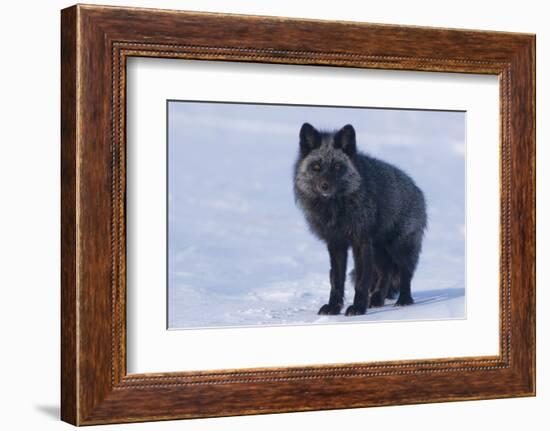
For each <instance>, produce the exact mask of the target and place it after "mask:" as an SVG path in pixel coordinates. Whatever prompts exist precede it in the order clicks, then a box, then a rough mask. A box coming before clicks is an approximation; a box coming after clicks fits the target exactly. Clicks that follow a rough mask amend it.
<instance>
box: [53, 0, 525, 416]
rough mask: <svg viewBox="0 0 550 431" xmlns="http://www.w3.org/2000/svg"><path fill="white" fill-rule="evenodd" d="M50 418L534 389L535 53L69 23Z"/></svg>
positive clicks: (185, 17)
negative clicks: (57, 386)
mask: <svg viewBox="0 0 550 431" xmlns="http://www.w3.org/2000/svg"><path fill="white" fill-rule="evenodd" d="M61 18H62V19H61V21H62V22H61V24H62V25H61V49H62V64H61V72H62V77H61V78H62V81H61V82H62V94H61V120H62V137H61V138H62V151H61V163H62V173H61V174H62V175H61V192H62V196H61V205H62V238H61V242H62V250H61V252H62V286H61V292H62V325H61V335H62V337H61V339H62V345H61V352H62V363H61V367H62V373H61V374H62V381H61V416H62V419H63V420H64V421H67V422H69V423H72V424H74V425H92V424H106V423H120V422H139V421H153V420H167V419H180V418H198V417H213V416H229V415H242V414H258V413H274V412H289V411H307V410H322V409H341V408H354V407H369V406H383V405H397V404H414V403H431V402H442V401H456V400H475V399H490V398H503V397H518V396H533V395H534V394H535V107H534V106H535V105H534V101H535V76H534V74H535V36H534V35H530V34H517V33H504V32H487V31H473V30H452V29H440V28H424V27H403V26H391V25H379V24H366V23H354V22H332V21H317V20H299V19H289V18H279V17H256V16H243V15H222V14H213V13H198V12H180V11H169V10H153V9H135V8H120V7H105V6H93V5H77V6H73V7H70V8H68V9H64V10H63V11H62V13H61Z"/></svg>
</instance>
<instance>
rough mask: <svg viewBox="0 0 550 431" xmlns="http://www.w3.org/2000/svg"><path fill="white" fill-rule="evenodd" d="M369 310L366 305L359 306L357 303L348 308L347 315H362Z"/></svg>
mask: <svg viewBox="0 0 550 431" xmlns="http://www.w3.org/2000/svg"><path fill="white" fill-rule="evenodd" d="M366 312H367V308H366V307H359V306H357V305H350V306H349V307H348V309H347V310H346V316H360V315H362V314H365V313H366Z"/></svg>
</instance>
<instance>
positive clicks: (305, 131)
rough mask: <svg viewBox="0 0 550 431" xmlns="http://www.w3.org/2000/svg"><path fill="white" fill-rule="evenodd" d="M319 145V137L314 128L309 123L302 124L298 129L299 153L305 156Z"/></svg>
mask: <svg viewBox="0 0 550 431" xmlns="http://www.w3.org/2000/svg"><path fill="white" fill-rule="evenodd" d="M320 144H321V135H320V133H319V132H318V131H317V129H316V128H315V127H313V126H312V125H311V124H309V123H304V124H302V128H301V129H300V151H301V152H302V155H304V156H305V155H307V154H308V153H309V152H310V151H311V150H313V149H314V148H317V147H319V145H320Z"/></svg>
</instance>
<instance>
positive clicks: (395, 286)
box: [348, 268, 400, 299]
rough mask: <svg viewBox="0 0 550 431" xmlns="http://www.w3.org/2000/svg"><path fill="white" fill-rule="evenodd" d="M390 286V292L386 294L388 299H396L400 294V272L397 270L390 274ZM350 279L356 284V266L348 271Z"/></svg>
mask: <svg viewBox="0 0 550 431" xmlns="http://www.w3.org/2000/svg"><path fill="white" fill-rule="evenodd" d="M390 277H391V280H390V287H389V289H388V294H387V295H386V298H387V299H395V298H396V297H397V295H398V294H399V282H400V278H399V274H398V273H397V272H392V273H391V274H390ZM348 279H349V281H350V282H352V283H354V284H355V268H354V269H352V270H351V271H350V272H349V273H348Z"/></svg>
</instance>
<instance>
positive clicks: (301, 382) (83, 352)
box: [61, 5, 535, 425]
mask: <svg viewBox="0 0 550 431" xmlns="http://www.w3.org/2000/svg"><path fill="white" fill-rule="evenodd" d="M61 18H62V19H61V50H62V56H61V58H62V60H61V83H62V92H61V125H62V127H61V130H62V133H61V140H62V142H61V143H62V145H61V162H62V163H61V169H62V172H61V192H62V196H61V209H62V216H61V228H62V241H61V244H62V246H61V254H62V255H61V258H62V282H61V293H62V295H61V306H62V307H61V310H62V324H61V340H62V344H61V359H62V360H61V418H62V420H64V421H66V422H69V423H71V424H74V425H91V424H105V423H116V422H138V421H152V420H166V419H179V418H196V417H213V416H230V415H242V414H258V413H273V412H289V411H307V410H321V409H340V408H352V407H367V406H383V405H394V404H413V403H431V402H442V401H456V400H475V399H489V398H503V397H516V396H533V395H534V394H535V36H534V35H529V34H515V33H504V32H502V33H501V32H489V31H470V30H450V29H440V28H424V27H404V26H392V25H376V24H364V23H354V22H331V21H315V20H299V19H287V18H277V17H255V16H241V15H220V14H213V13H197V12H179V11H168V10H153V9H150V10H148V9H134V8H120V7H103V6H84V5H77V6H73V7H70V8H67V9H64V10H63V11H62V13H61ZM130 56H145V57H163V58H184V59H198V60H223V61H240V62H258V63H284V64H300V65H331V66H345V67H355V68H374V69H392V70H414V71H441V72H460V73H478V74H492V75H498V76H499V78H500V81H499V82H500V108H501V109H500V120H501V121H500V130H501V135H500V139H501V142H500V149H501V196H500V208H501V218H500V247H501V249H500V256H501V259H500V354H499V355H498V356H490V357H460V358H442V359H430V360H412V361H392V362H378V363H353V364H337V365H327V366H318V365H317V366H303V367H280V368H265V369H237V370H231V369H229V370H224V371H209V370H205V371H203V372H177V373H156V374H127V372H126V349H125V345H126V344H125V342H126V320H125V310H126V309H125V307H126V303H125V298H126V278H125V276H126V272H125V271H126V261H125V191H126V176H125V151H126V146H125V143H126V141H125V91H126V88H125V84H126V80H125V76H126V75H125V65H126V59H127V58H128V57H130ZM498 222H499V221H497V220H495V223H498Z"/></svg>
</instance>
